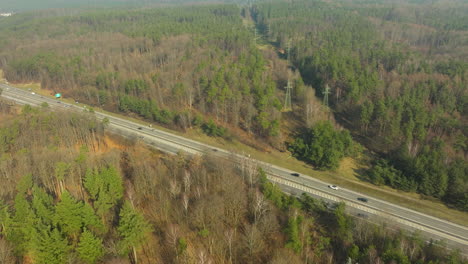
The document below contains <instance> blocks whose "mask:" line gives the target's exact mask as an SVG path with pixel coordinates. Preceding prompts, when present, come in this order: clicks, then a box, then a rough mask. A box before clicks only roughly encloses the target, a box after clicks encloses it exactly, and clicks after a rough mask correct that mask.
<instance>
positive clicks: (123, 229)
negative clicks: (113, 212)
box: [117, 202, 151, 260]
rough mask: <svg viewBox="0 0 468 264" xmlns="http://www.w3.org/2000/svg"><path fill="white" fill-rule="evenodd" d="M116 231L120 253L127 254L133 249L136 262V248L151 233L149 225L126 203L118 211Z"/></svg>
mask: <svg viewBox="0 0 468 264" xmlns="http://www.w3.org/2000/svg"><path fill="white" fill-rule="evenodd" d="M117 230H118V232H119V235H120V237H121V238H122V240H121V241H120V242H119V247H120V252H121V253H122V254H128V253H130V250H132V249H133V254H134V257H135V260H136V248H137V247H138V246H139V245H141V244H142V243H143V241H144V239H145V238H146V236H147V235H148V234H149V233H150V232H151V226H150V224H149V223H148V222H147V221H146V220H145V218H144V217H143V216H142V215H141V214H139V213H138V212H136V211H135V210H134V209H133V208H132V206H131V205H130V204H129V203H128V202H126V203H125V204H124V206H123V207H122V209H121V210H120V221H119V226H118V227H117Z"/></svg>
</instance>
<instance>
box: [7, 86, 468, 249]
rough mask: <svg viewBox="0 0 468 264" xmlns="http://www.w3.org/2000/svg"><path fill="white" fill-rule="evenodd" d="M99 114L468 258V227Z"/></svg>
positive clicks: (116, 128) (148, 137) (12, 93)
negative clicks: (250, 165)
mask: <svg viewBox="0 0 468 264" xmlns="http://www.w3.org/2000/svg"><path fill="white" fill-rule="evenodd" d="M0 88H1V89H2V90H3V93H2V96H3V97H5V98H6V99H10V100H14V101H15V102H16V103H18V104H30V105H32V106H39V105H41V104H42V103H43V102H47V103H48V105H49V106H50V107H51V108H55V109H65V110H70V111H80V112H82V111H84V110H85V106H84V107H80V106H77V105H72V104H67V103H65V102H61V101H59V100H56V99H53V98H50V97H46V96H41V95H37V94H33V93H32V92H30V91H26V90H22V89H18V88H15V87H12V86H9V85H4V84H0ZM95 115H96V117H97V118H98V119H103V118H107V119H108V120H109V126H108V130H110V131H112V132H114V133H119V134H122V135H124V136H127V137H128V136H131V135H133V136H136V137H139V138H140V140H141V141H142V142H144V143H147V144H148V145H151V146H153V147H155V148H157V149H159V150H161V151H164V152H167V153H172V154H175V153H178V152H179V151H181V150H182V151H184V152H186V153H190V154H202V153H211V154H212V155H215V156H218V157H222V158H225V159H228V160H232V161H236V160H237V161H241V160H246V159H248V160H250V161H251V162H255V163H256V164H258V166H261V167H262V168H264V169H265V171H266V172H267V174H268V176H267V177H268V179H269V180H270V181H272V182H275V183H276V184H278V186H280V187H281V188H282V189H283V190H284V191H286V192H288V193H290V194H296V195H297V194H301V193H303V192H305V193H308V194H310V195H311V196H313V197H315V198H321V199H324V200H326V201H330V202H340V201H343V202H345V203H346V205H347V208H348V212H349V213H350V214H352V215H357V214H359V215H361V216H362V215H363V214H364V215H365V216H368V220H369V221H372V222H375V223H381V222H385V223H386V224H387V225H389V226H398V227H401V228H403V229H405V230H408V231H414V230H419V231H420V232H421V234H422V235H423V236H424V237H425V238H426V239H427V240H429V239H434V240H444V241H446V243H447V246H448V247H451V248H459V249H460V250H461V252H462V254H463V255H465V256H468V227H466V226H461V225H458V224H455V223H451V222H448V221H446V220H443V219H439V218H435V217H432V216H429V215H426V214H423V213H420V212H416V211H414V210H410V209H407V208H404V207H401V206H398V205H395V204H392V203H389V202H386V201H383V200H380V199H376V198H373V197H369V196H367V195H364V194H360V193H357V192H355V191H351V190H347V189H343V188H340V189H339V190H333V189H330V188H329V187H328V185H329V184H328V183H325V182H323V181H320V180H317V179H314V178H313V177H310V176H307V175H300V176H299V177H297V176H293V175H291V174H292V173H294V171H291V170H288V169H285V168H281V167H278V166H275V165H273V164H269V163H265V162H261V161H254V160H252V159H250V158H249V157H246V156H244V155H240V154H236V153H232V152H229V151H226V150H223V149H220V148H216V147H213V146H209V145H207V144H204V143H200V142H197V141H194V140H191V139H187V138H184V137H181V136H178V135H174V134H171V133H169V132H165V131H162V130H159V129H155V128H151V127H148V126H143V125H141V124H138V123H135V122H132V121H129V120H126V119H122V118H119V117H116V116H114V115H109V114H106V113H102V112H97V111H96V112H95ZM358 198H367V199H368V201H367V202H362V201H359V200H358ZM467 224H468V223H467Z"/></svg>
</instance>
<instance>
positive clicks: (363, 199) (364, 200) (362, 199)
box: [357, 197, 369, 203]
mask: <svg viewBox="0 0 468 264" xmlns="http://www.w3.org/2000/svg"><path fill="white" fill-rule="evenodd" d="M357 199H358V200H359V201H361V202H365V203H367V202H368V201H369V200H368V199H367V198H364V197H358V198H357Z"/></svg>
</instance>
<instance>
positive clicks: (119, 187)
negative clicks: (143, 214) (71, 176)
mask: <svg viewBox="0 0 468 264" xmlns="http://www.w3.org/2000/svg"><path fill="white" fill-rule="evenodd" d="M84 186H85V188H86V190H87V191H88V193H89V194H90V196H91V199H92V200H93V201H94V208H95V209H96V211H97V213H98V215H100V216H105V214H107V212H108V211H109V209H110V208H112V207H113V206H114V205H116V204H117V202H118V201H119V200H120V199H121V198H122V196H123V183H122V178H121V177H120V175H119V173H118V172H117V170H116V169H115V168H113V167H108V168H105V169H102V170H100V171H97V170H93V171H91V170H88V171H87V173H86V177H85V180H84Z"/></svg>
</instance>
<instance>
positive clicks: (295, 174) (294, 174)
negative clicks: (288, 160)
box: [291, 172, 300, 177]
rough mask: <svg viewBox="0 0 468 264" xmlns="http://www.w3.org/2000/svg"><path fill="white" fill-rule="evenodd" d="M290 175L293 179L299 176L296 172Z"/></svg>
mask: <svg viewBox="0 0 468 264" xmlns="http://www.w3.org/2000/svg"><path fill="white" fill-rule="evenodd" d="M291 175H292V176H295V177H299V175H300V174H299V173H297V172H293V173H291Z"/></svg>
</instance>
